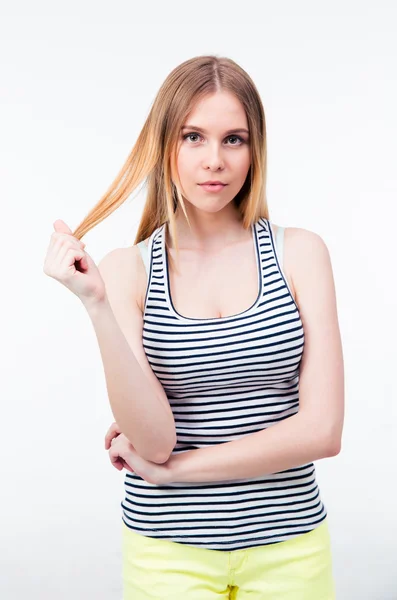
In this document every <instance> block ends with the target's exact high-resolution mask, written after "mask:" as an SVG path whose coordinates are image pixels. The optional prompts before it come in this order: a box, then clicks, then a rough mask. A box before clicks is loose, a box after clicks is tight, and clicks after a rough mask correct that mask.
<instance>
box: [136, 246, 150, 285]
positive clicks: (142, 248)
mask: <svg viewBox="0 0 397 600" xmlns="http://www.w3.org/2000/svg"><path fill="white" fill-rule="evenodd" d="M137 246H138V248H139V250H140V253H141V257H142V260H143V264H144V265H145V269H146V273H147V274H148V276H149V248H148V246H147V245H146V244H145V241H144V240H142V241H141V242H138V244H137Z"/></svg>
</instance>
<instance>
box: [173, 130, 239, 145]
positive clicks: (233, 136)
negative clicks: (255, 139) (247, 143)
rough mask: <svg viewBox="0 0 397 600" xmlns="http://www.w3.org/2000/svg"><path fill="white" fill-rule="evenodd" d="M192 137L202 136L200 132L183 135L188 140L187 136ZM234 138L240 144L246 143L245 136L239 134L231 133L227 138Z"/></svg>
mask: <svg viewBox="0 0 397 600" xmlns="http://www.w3.org/2000/svg"><path fill="white" fill-rule="evenodd" d="M191 137H201V136H200V134H199V133H187V134H186V135H184V136H183V139H184V140H186V139H187V138H191ZM233 138H234V139H237V140H239V142H240V144H243V143H244V140H243V138H241V137H240V136H239V135H229V136H228V137H227V138H226V139H227V140H230V139H233ZM240 144H229V146H239V145H240Z"/></svg>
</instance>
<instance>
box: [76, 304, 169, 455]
mask: <svg viewBox="0 0 397 600" xmlns="http://www.w3.org/2000/svg"><path fill="white" fill-rule="evenodd" d="M85 308H86V309H87V312H88V314H89V317H90V319H91V322H92V324H93V326H94V330H95V334H96V337H97V340H98V344H99V349H100V353H101V357H102V363H103V367H104V372H105V379H106V387H107V392H108V396H109V402H110V406H111V409H112V412H113V416H114V418H115V421H116V422H117V424H118V425H119V427H120V429H121V431H122V432H123V433H124V435H125V436H126V437H127V438H128V439H129V441H130V442H131V444H132V445H133V446H134V448H135V449H136V451H137V452H138V453H139V454H140V456H142V457H143V458H145V459H146V460H150V461H153V462H163V461H164V460H165V458H164V457H167V456H168V455H169V454H170V453H171V451H172V449H173V447H174V445H175V438H176V435H175V422H174V417H173V414H172V410H171V407H169V409H168V407H167V406H165V404H164V403H163V402H162V401H161V400H160V398H159V397H158V396H157V395H156V393H155V391H154V390H153V389H152V387H151V385H150V383H149V381H148V380H147V378H146V376H145V374H144V372H143V371H142V369H141V367H140V365H139V363H138V361H137V359H136V358H135V355H134V353H133V351H132V349H131V347H130V345H129V344H128V342H127V340H126V338H125V336H124V334H123V332H122V331H121V329H120V326H119V325H118V323H117V320H116V318H115V316H114V313H113V311H112V308H111V306H110V304H109V302H108V300H107V299H105V300H103V301H102V302H101V303H96V304H95V305H94V306H89V307H87V306H86V307H85Z"/></svg>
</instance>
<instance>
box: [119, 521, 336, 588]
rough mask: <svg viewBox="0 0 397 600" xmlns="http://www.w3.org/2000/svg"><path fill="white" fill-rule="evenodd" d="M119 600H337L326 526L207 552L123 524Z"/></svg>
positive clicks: (323, 524)
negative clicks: (285, 537) (267, 541)
mask: <svg viewBox="0 0 397 600" xmlns="http://www.w3.org/2000/svg"><path fill="white" fill-rule="evenodd" d="M122 529H123V539H122V547H123V600H153V599H154V598H169V599H170V600H171V599H172V600H190V599H191V600H221V599H226V598H227V599H229V600H248V599H249V600H335V588H334V580H333V575H332V558H331V543H330V535H329V530H328V521H327V519H325V520H324V521H323V522H322V523H321V524H320V525H319V526H318V527H316V528H315V529H313V530H312V531H309V532H308V533H304V534H301V535H298V536H296V537H294V538H292V539H290V540H287V541H284V542H278V543H276V544H268V545H264V546H257V547H254V548H245V549H241V550H231V551H224V550H210V549H207V548H197V547H195V546H189V545H187V544H180V543H176V542H170V541H168V540H160V539H156V538H150V537H146V536H142V535H139V534H137V533H135V532H134V531H132V530H131V529H130V528H129V527H127V525H126V524H125V523H124V521H122Z"/></svg>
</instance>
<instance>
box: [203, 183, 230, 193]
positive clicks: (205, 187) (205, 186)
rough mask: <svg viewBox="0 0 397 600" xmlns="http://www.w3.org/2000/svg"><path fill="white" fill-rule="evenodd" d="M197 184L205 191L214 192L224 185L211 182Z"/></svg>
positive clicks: (221, 188)
mask: <svg viewBox="0 0 397 600" xmlns="http://www.w3.org/2000/svg"><path fill="white" fill-rule="evenodd" d="M199 185H200V187H202V188H203V190H205V191H206V192H213V193H214V192H220V191H221V190H223V188H224V187H226V184H225V185H222V184H216V185H213V184H204V183H201V184H199Z"/></svg>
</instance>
